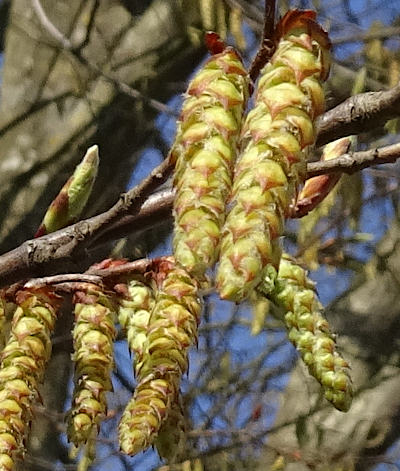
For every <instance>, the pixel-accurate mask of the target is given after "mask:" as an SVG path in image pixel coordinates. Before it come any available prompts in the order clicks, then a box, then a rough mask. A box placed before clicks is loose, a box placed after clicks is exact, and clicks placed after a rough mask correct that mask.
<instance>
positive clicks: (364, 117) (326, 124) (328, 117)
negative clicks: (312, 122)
mask: <svg viewBox="0 0 400 471" xmlns="http://www.w3.org/2000/svg"><path fill="white" fill-rule="evenodd" d="M399 109H400V84H398V85H396V86H395V87H393V88H392V89H390V90H385V91H382V92H368V93H360V94H359V95H354V96H352V97H350V98H348V99H347V100H345V101H344V102H343V103H341V104H340V105H338V106H336V107H335V108H332V109H331V110H329V111H327V112H326V113H324V114H323V115H322V116H320V117H319V118H318V119H317V122H316V129H317V135H318V138H317V145H318V146H322V145H324V144H327V143H328V142H330V141H333V140H335V139H338V138H339V137H344V136H350V135H351V134H359V133H360V132H365V131H369V130H371V129H374V128H377V127H379V126H383V125H384V124H385V123H386V121H388V120H389V119H393V118H397V117H399V116H400V113H399Z"/></svg>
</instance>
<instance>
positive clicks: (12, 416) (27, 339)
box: [0, 288, 60, 471]
mask: <svg viewBox="0 0 400 471" xmlns="http://www.w3.org/2000/svg"><path fill="white" fill-rule="evenodd" d="M59 302H60V299H59V298H58V296H56V295H54V294H53V293H52V292H51V291H50V290H48V289H45V288H42V289H37V290H33V289H29V290H28V289H27V290H21V291H18V293H17V295H16V303H17V309H16V311H15V313H14V317H13V320H12V326H11V334H10V337H9V339H8V342H7V344H6V346H5V348H4V350H3V351H2V353H1V364H0V471H11V470H12V469H14V459H15V458H20V457H22V455H23V453H24V451H25V439H26V434H27V432H28V430H29V428H30V422H31V420H32V415H33V411H32V407H33V404H34V403H35V401H36V400H37V399H38V398H40V396H39V391H38V384H39V383H40V382H41V381H42V378H43V374H44V370H45V367H46V364H47V362H48V361H49V359H50V354H51V340H50V336H51V333H52V332H53V329H54V324H55V320H56V313H57V309H58V305H59Z"/></svg>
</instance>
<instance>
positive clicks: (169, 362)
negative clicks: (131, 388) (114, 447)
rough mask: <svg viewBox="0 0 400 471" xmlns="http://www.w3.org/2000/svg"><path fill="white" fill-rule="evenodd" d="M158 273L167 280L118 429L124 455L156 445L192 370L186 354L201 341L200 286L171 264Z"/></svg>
mask: <svg viewBox="0 0 400 471" xmlns="http://www.w3.org/2000/svg"><path fill="white" fill-rule="evenodd" d="M160 273H162V274H163V275H162V276H161V278H163V280H162V281H161V285H160V288H159V291H158V292H157V296H156V304H155V306H154V309H153V311H152V314H151V318H150V323H149V328H148V333H147V340H146V343H145V347H144V348H145V349H144V353H143V362H142V363H141V365H140V367H139V368H138V370H137V381H138V385H137V387H136V390H135V393H134V396H133V398H132V400H131V401H130V402H129V404H128V406H127V407H126V409H125V411H124V413H123V415H122V418H121V422H120V427H119V439H120V446H121V450H122V451H123V452H124V453H127V454H129V455H135V454H136V453H138V452H140V451H143V450H145V449H146V448H147V447H149V446H150V445H152V444H153V442H154V440H155V438H156V436H157V435H158V432H159V430H160V428H161V426H162V425H163V423H164V422H165V420H166V419H167V417H168V415H169V412H170V410H171V407H172V405H173V404H174V403H175V402H176V401H177V400H178V396H179V387H180V380H181V376H182V375H183V374H184V373H185V372H186V371H187V370H188V366H189V365H188V350H189V348H190V346H191V345H193V344H196V342H197V326H198V323H199V318H200V311H201V303H200V299H199V296H198V284H197V282H196V281H195V280H194V279H193V278H192V277H191V276H190V275H189V274H188V273H187V272H186V271H185V270H184V269H182V268H180V267H177V266H174V264H173V263H172V262H171V261H168V260H166V261H165V263H164V266H163V267H161V268H160ZM160 273H159V276H160Z"/></svg>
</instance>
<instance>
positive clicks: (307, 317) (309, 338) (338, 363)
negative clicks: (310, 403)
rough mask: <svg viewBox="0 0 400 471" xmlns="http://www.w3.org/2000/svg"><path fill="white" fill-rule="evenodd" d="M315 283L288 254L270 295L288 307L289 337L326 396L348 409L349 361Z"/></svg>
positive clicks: (350, 390)
mask: <svg viewBox="0 0 400 471" xmlns="http://www.w3.org/2000/svg"><path fill="white" fill-rule="evenodd" d="M312 286H313V283H312V282H311V281H310V280H308V278H307V273H306V271H305V270H303V269H302V268H301V267H300V266H299V265H296V264H295V263H294V262H293V261H292V260H291V259H290V257H289V256H287V255H284V256H283V257H282V259H281V262H280V266H279V272H278V276H277V279H276V281H275V290H273V291H272V292H271V291H270V293H269V296H270V297H271V298H272V300H273V301H274V302H276V303H278V304H280V305H281V306H282V307H283V308H284V310H285V311H286V315H285V324H286V327H287V329H288V336H289V340H290V341H291V342H292V343H293V344H294V346H295V347H296V348H297V350H298V351H299V353H300V355H301V357H302V359H303V361H304V363H305V364H306V365H307V367H308V370H309V372H310V374H311V375H313V376H314V377H315V378H316V379H317V380H318V381H319V382H320V383H321V385H322V388H323V390H324V396H325V398H326V399H327V400H328V401H330V402H331V403H332V404H333V405H334V406H335V407H336V408H337V409H339V410H341V411H344V412H346V411H347V410H348V409H349V408H350V404H351V399H352V386H351V380H350V377H349V365H348V364H347V362H346V361H345V360H344V359H343V358H342V357H341V356H340V354H339V353H338V351H337V348H336V342H335V337H334V335H333V334H332V332H331V330H330V327H329V324H328V321H327V320H326V319H325V318H324V317H323V316H322V313H321V312H322V309H323V308H322V306H321V304H320V302H319V300H318V297H317V294H316V293H315V291H314V290H313V289H312Z"/></svg>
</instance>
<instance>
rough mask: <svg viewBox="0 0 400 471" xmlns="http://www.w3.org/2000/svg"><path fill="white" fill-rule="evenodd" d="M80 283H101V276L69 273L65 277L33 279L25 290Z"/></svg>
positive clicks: (25, 286) (28, 282) (26, 285)
mask: <svg viewBox="0 0 400 471" xmlns="http://www.w3.org/2000/svg"><path fill="white" fill-rule="evenodd" d="M69 282H80V283H95V284H97V283H101V282H102V278H101V276H96V275H87V274H85V273H68V274H65V275H53V276H45V277H43V278H33V279H31V280H29V281H27V282H26V283H25V284H24V285H23V288H40V287H42V286H49V285H58V284H60V283H69Z"/></svg>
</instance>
